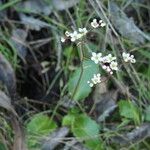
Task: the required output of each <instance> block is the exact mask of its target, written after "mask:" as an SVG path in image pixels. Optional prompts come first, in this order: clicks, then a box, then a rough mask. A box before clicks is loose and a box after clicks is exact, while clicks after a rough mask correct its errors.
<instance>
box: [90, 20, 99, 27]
mask: <svg viewBox="0 0 150 150" xmlns="http://www.w3.org/2000/svg"><path fill="white" fill-rule="evenodd" d="M91 26H92V27H93V28H98V27H99V23H98V22H97V19H93V21H92V22H91Z"/></svg>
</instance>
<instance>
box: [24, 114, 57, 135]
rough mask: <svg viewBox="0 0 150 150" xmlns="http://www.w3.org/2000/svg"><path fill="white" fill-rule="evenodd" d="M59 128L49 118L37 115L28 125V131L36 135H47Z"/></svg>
mask: <svg viewBox="0 0 150 150" xmlns="http://www.w3.org/2000/svg"><path fill="white" fill-rule="evenodd" d="M56 128H57V125H56V123H55V122H54V121H53V120H51V119H50V118H49V117H48V116H46V115H43V114H36V115H35V116H33V117H32V118H31V120H30V122H29V123H28V124H27V131H28V133H31V134H36V135H47V134H49V133H50V132H52V131H53V130H55V129H56Z"/></svg>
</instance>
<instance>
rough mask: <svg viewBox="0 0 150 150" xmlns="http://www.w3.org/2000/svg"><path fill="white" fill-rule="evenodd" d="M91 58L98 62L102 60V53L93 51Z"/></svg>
mask: <svg viewBox="0 0 150 150" xmlns="http://www.w3.org/2000/svg"><path fill="white" fill-rule="evenodd" d="M91 60H93V61H94V62H95V63H96V64H98V63H99V62H101V61H102V53H95V52H92V57H91Z"/></svg>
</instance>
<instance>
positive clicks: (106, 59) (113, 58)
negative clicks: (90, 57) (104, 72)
mask: <svg viewBox="0 0 150 150" xmlns="http://www.w3.org/2000/svg"><path fill="white" fill-rule="evenodd" d="M115 59H116V57H113V56H112V55H111V54H109V55H107V56H105V57H103V63H110V62H111V61H113V60H115Z"/></svg>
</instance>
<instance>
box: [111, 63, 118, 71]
mask: <svg viewBox="0 0 150 150" xmlns="http://www.w3.org/2000/svg"><path fill="white" fill-rule="evenodd" d="M110 68H111V69H112V70H116V71H117V70H118V63H117V62H115V61H112V62H111V63H110Z"/></svg>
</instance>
